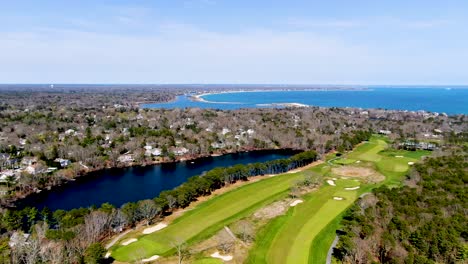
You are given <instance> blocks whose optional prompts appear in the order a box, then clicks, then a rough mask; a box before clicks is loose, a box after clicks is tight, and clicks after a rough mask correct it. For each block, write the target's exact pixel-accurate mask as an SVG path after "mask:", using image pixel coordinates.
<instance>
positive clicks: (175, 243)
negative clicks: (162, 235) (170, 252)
mask: <svg viewBox="0 0 468 264" xmlns="http://www.w3.org/2000/svg"><path fill="white" fill-rule="evenodd" d="M170 244H171V246H172V247H173V248H175V250H176V251H177V257H178V261H177V262H178V264H182V261H183V260H184V259H185V258H188V257H189V256H190V251H189V250H188V248H187V244H186V243H185V241H184V240H183V239H182V238H176V239H173V240H172V241H171V242H170Z"/></svg>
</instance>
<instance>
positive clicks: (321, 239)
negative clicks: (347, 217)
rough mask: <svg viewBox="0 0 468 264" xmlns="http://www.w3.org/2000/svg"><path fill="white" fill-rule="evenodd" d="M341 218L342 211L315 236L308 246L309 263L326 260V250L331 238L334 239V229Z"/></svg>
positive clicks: (331, 241) (337, 226)
mask: <svg viewBox="0 0 468 264" xmlns="http://www.w3.org/2000/svg"><path fill="white" fill-rule="evenodd" d="M341 219H343V213H341V214H340V215H338V216H337V217H335V219H333V220H332V221H331V222H330V223H328V225H327V226H326V227H325V228H323V229H322V230H321V231H320V233H318V234H317V235H316V236H315V238H314V240H313V241H312V245H311V247H310V252H309V263H325V262H326V260H327V253H328V250H329V249H330V245H331V244H332V243H333V240H335V237H336V230H338V229H339V227H340V222H341Z"/></svg>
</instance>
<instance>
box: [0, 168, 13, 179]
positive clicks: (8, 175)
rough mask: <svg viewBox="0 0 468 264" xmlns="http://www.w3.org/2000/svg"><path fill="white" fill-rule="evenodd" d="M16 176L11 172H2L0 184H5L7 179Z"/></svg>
mask: <svg viewBox="0 0 468 264" xmlns="http://www.w3.org/2000/svg"><path fill="white" fill-rule="evenodd" d="M15 175H16V174H15V172H14V171H13V170H4V171H1V172H0V182H7V179H8V177H14V176H15Z"/></svg>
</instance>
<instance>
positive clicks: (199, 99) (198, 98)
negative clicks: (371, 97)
mask: <svg viewBox="0 0 468 264" xmlns="http://www.w3.org/2000/svg"><path fill="white" fill-rule="evenodd" d="M370 90H372V89H368V88H310V89H275V90H273V89H270V90H269V89H265V90H263V89H254V90H250V89H249V90H232V91H219V92H216V91H214V92H202V93H199V94H195V95H187V94H186V96H187V97H188V98H189V99H190V100H192V101H195V102H202V103H211V104H243V103H239V102H218V101H208V100H206V99H204V98H203V96H207V95H213V94H229V93H258V92H320V91H350V92H354V91H370ZM280 104H298V103H270V104H269V105H280ZM304 106H309V105H304Z"/></svg>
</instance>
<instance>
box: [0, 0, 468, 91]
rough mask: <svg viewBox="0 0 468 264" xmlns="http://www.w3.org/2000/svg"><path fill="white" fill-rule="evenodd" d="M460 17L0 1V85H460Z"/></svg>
mask: <svg viewBox="0 0 468 264" xmlns="http://www.w3.org/2000/svg"><path fill="white" fill-rule="evenodd" d="M466 14H468V1H466V0H460V1H451V0H444V1H440V0H437V1H435V0H424V1H421V0H411V1H408V0H405V1H401V0H353V1H349V0H328V1H324V0H322V1H314V0H309V1H301V0H281V1H280V0H268V1H264V0H250V1H249V0H230V1H227V0H185V1H177V0H127V1H123V0H120V1H106V0H101V1H96V0H79V1H78V0H67V1H63V0H62V1H53V0H41V1H37V0H30V1H23V0H14V1H13V0H0V83H104V84H105V83H111V84H116V83H127V84H128V83H143V84H144V83H158V84H165V83H176V84H181V83H233V84H236V83H243V84H362V85H370V84H386V85H388V84H399V85H405V84H419V85H443V84H458V85H467V84H468V74H467V69H468V15H466Z"/></svg>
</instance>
